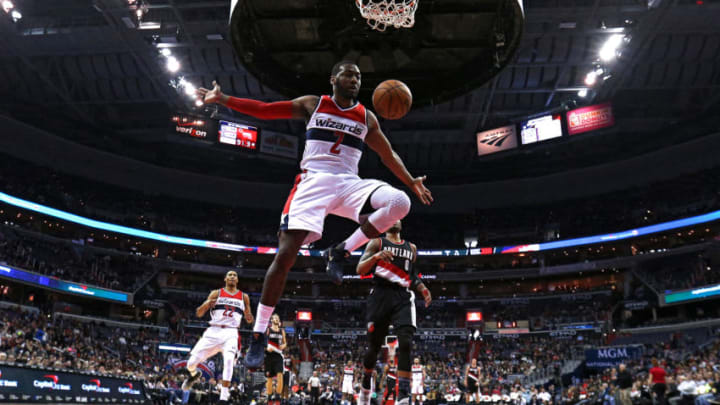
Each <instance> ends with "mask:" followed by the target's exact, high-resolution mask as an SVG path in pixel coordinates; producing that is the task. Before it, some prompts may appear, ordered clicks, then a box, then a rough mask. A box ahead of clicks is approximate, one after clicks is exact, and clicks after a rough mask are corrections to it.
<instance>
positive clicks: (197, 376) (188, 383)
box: [182, 370, 202, 391]
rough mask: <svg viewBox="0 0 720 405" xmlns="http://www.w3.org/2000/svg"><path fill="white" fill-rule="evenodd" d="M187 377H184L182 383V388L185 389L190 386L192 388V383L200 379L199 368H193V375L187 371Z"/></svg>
mask: <svg viewBox="0 0 720 405" xmlns="http://www.w3.org/2000/svg"><path fill="white" fill-rule="evenodd" d="M188 374H189V375H188V378H186V379H185V381H183V383H182V390H183V391H187V390H189V389H190V388H192V386H193V384H195V383H196V382H197V380H199V379H200V376H202V373H201V372H200V371H199V370H195V375H192V374H190V373H189V372H188Z"/></svg>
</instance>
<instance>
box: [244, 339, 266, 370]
mask: <svg viewBox="0 0 720 405" xmlns="http://www.w3.org/2000/svg"><path fill="white" fill-rule="evenodd" d="M265 349H267V338H266V337H265V334H264V333H258V332H253V334H252V336H251V337H250V347H249V348H248V351H247V353H245V367H247V368H249V369H259V368H260V367H262V365H263V360H264V359H265Z"/></svg>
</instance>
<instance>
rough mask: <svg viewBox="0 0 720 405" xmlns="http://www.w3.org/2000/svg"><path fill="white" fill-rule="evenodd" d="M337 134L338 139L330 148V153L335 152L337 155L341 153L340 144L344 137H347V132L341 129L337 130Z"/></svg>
mask: <svg viewBox="0 0 720 405" xmlns="http://www.w3.org/2000/svg"><path fill="white" fill-rule="evenodd" d="M335 136H337V137H338V138H337V141H335V143H334V144H333V146H332V147H331V148H330V153H333V154H335V155H339V154H340V144H341V143H342V141H343V138H345V133H344V132H340V131H335Z"/></svg>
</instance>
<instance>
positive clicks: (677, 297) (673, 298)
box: [662, 284, 720, 305]
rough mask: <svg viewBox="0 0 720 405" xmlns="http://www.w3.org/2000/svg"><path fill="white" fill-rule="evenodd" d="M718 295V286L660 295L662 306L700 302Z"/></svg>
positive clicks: (719, 289) (719, 293) (719, 291)
mask: <svg viewBox="0 0 720 405" xmlns="http://www.w3.org/2000/svg"><path fill="white" fill-rule="evenodd" d="M718 295H720V284H716V285H708V286H704V287H701V288H695V289H692V290H685V291H678V292H674V293H666V294H663V295H662V302H663V304H665V305H667V304H679V303H681V302H687V301H694V300H700V299H704V298H710V297H715V296H718Z"/></svg>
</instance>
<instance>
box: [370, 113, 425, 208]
mask: <svg viewBox="0 0 720 405" xmlns="http://www.w3.org/2000/svg"><path fill="white" fill-rule="evenodd" d="M367 114H368V133H367V136H365V143H366V144H367V145H368V146H369V147H370V149H372V150H374V151H375V153H377V154H378V156H380V160H381V161H382V163H383V164H384V165H385V167H387V168H388V169H390V171H391V172H392V173H393V174H394V175H395V177H397V178H398V179H400V181H402V182H403V183H404V184H405V185H406V186H408V188H410V190H412V192H413V193H415V195H416V196H417V197H418V198H419V199H420V201H421V202H422V203H423V204H425V205H430V203H432V202H433V197H432V193H431V192H430V190H428V189H427V187H425V185H424V184H423V182H424V181H425V179H426V178H427V176H420V177H412V175H411V174H410V172H408V170H407V168H406V167H405V163H403V161H402V159H401V158H400V155H398V154H397V152H395V151H394V150H393V148H392V146H391V145H390V142H389V141H388V139H387V137H386V136H385V134H384V133H383V132H382V130H381V129H380V124H379V123H378V120H377V117H375V114H373V113H372V111H368V112H367Z"/></svg>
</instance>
